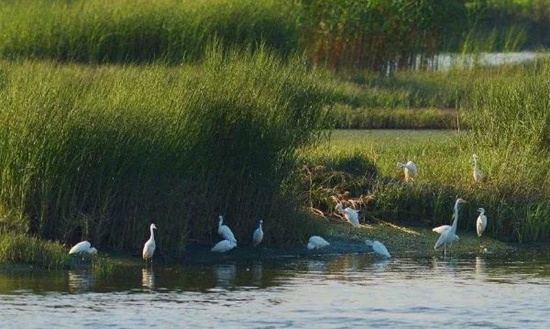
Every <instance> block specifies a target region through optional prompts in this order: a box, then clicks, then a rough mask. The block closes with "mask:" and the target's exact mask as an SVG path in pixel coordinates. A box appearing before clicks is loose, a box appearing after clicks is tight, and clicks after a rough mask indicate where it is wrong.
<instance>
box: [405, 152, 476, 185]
mask: <svg viewBox="0 0 550 329" xmlns="http://www.w3.org/2000/svg"><path fill="white" fill-rule="evenodd" d="M472 158H473V160H474V171H473V177H474V182H476V183H478V182H481V181H482V180H483V178H484V175H483V172H482V171H481V169H480V167H479V156H477V154H473V155H472ZM397 168H399V169H403V173H404V175H405V182H409V181H411V180H414V179H415V178H416V177H417V176H418V167H417V166H416V163H414V162H413V161H409V162H407V163H401V162H398V163H397Z"/></svg>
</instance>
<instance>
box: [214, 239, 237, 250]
mask: <svg viewBox="0 0 550 329" xmlns="http://www.w3.org/2000/svg"><path fill="white" fill-rule="evenodd" d="M236 246H237V242H234V241H229V240H222V241H220V242H218V243H216V245H215V246H214V247H213V248H212V252H220V253H221V252H227V251H229V250H231V249H233V248H235V247H236Z"/></svg>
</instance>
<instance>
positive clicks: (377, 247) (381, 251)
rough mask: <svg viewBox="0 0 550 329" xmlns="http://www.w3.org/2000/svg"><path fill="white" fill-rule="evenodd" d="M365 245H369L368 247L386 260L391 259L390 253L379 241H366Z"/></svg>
mask: <svg viewBox="0 0 550 329" xmlns="http://www.w3.org/2000/svg"><path fill="white" fill-rule="evenodd" d="M365 244H366V245H367V247H371V248H372V250H373V251H374V253H375V254H377V255H380V256H382V257H385V258H391V255H390V253H389V252H388V249H387V248H386V246H385V245H384V244H383V243H382V242H380V241H378V240H375V241H374V242H373V241H371V240H366V241H365Z"/></svg>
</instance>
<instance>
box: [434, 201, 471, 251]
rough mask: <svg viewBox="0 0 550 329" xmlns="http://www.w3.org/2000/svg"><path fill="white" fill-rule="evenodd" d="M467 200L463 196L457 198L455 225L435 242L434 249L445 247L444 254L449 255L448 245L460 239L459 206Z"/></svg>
mask: <svg viewBox="0 0 550 329" xmlns="http://www.w3.org/2000/svg"><path fill="white" fill-rule="evenodd" d="M465 202H466V201H464V200H462V199H461V198H458V199H456V202H455V208H454V210H455V212H454V220H453V225H451V228H449V229H447V230H446V231H444V232H443V233H442V234H441V236H439V239H437V242H436V243H435V246H434V249H439V248H441V247H444V255H447V246H450V245H451V244H452V243H453V241H456V240H458V236H457V235H456V226H457V225H458V207H459V205H460V204H461V203H465Z"/></svg>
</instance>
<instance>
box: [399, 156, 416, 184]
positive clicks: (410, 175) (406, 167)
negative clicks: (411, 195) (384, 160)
mask: <svg viewBox="0 0 550 329" xmlns="http://www.w3.org/2000/svg"><path fill="white" fill-rule="evenodd" d="M397 168H399V169H403V172H404V173H405V182H408V181H411V180H414V179H415V178H416V177H417V176H418V167H417V166H416V164H415V163H414V162H412V161H409V162H407V163H401V162H398V163H397Z"/></svg>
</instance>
